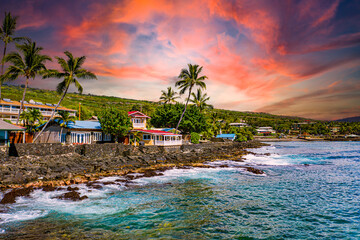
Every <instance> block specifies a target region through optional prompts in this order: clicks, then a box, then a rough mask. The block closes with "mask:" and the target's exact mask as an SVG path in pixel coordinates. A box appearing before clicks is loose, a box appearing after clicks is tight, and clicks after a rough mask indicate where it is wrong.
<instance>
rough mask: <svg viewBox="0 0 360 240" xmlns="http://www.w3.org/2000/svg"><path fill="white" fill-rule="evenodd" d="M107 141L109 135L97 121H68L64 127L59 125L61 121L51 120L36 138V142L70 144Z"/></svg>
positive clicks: (109, 138) (109, 139)
mask: <svg viewBox="0 0 360 240" xmlns="http://www.w3.org/2000/svg"><path fill="white" fill-rule="evenodd" d="M109 141H111V135H110V134H105V133H103V131H102V128H101V125H100V122H99V121H74V122H70V123H68V125H67V127H66V128H62V127H61V122H60V123H58V122H57V121H53V122H52V123H50V124H49V125H48V127H47V128H46V129H45V130H44V132H43V134H42V135H41V136H40V137H39V139H38V142H43V143H59V142H61V143H66V142H67V143H72V144H90V143H96V142H109Z"/></svg>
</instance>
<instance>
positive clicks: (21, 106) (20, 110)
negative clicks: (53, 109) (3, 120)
mask: <svg viewBox="0 0 360 240" xmlns="http://www.w3.org/2000/svg"><path fill="white" fill-rule="evenodd" d="M28 84H29V77H26V82H25V89H24V92H23V97H22V101H21V104H20V109H19V114H18V117H17V119H16V125H18V123H19V119H20V114H21V112H22V110H23V107H24V101H25V94H26V89H27V86H28Z"/></svg>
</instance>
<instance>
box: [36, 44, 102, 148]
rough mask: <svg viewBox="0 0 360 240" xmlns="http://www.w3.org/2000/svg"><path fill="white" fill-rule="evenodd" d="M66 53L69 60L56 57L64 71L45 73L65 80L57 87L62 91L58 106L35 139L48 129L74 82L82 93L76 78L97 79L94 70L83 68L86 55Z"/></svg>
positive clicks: (49, 76)
mask: <svg viewBox="0 0 360 240" xmlns="http://www.w3.org/2000/svg"><path fill="white" fill-rule="evenodd" d="M64 54H65V55H66V56H67V57H68V59H67V60H65V59H63V58H61V57H55V58H56V59H57V61H58V64H59V65H60V67H61V70H62V72H59V71H57V70H49V71H47V72H46V73H45V74H44V75H43V78H63V79H64V80H63V81H62V82H60V83H59V84H58V85H57V87H56V91H57V92H58V94H61V93H62V96H61V98H60V100H59V102H58V103H57V105H56V107H55V108H54V110H53V112H52V113H51V116H50V119H49V121H48V122H47V123H46V124H45V126H44V127H43V129H42V130H41V132H40V133H39V134H38V135H37V136H36V137H35V139H34V141H33V142H35V141H36V139H37V138H38V137H39V136H40V135H41V134H42V132H43V131H44V130H45V129H46V127H47V125H48V124H49V122H50V121H51V120H52V119H53V117H54V115H55V112H56V110H57V109H58V107H59V106H60V103H61V102H62V100H63V99H64V97H65V95H66V93H67V91H68V89H69V87H70V85H71V84H74V85H75V87H76V88H77V89H78V92H79V93H82V91H83V87H82V86H81V85H80V83H79V82H78V80H77V79H76V78H82V79H97V78H96V76H95V74H93V73H92V72H90V71H88V70H86V69H84V68H82V65H83V64H84V62H85V60H86V57H85V56H82V57H76V58H74V56H73V55H72V54H71V53H70V52H68V51H66V52H64Z"/></svg>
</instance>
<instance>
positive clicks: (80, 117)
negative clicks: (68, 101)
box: [79, 103, 81, 121]
mask: <svg viewBox="0 0 360 240" xmlns="http://www.w3.org/2000/svg"><path fill="white" fill-rule="evenodd" d="M80 120H81V103H79V121H80Z"/></svg>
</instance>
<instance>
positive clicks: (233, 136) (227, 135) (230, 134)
mask: <svg viewBox="0 0 360 240" xmlns="http://www.w3.org/2000/svg"><path fill="white" fill-rule="evenodd" d="M235 136H236V134H235V133H227V134H219V135H217V136H216V138H235Z"/></svg>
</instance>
